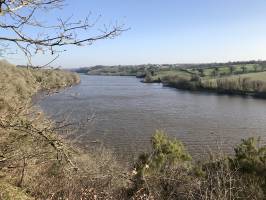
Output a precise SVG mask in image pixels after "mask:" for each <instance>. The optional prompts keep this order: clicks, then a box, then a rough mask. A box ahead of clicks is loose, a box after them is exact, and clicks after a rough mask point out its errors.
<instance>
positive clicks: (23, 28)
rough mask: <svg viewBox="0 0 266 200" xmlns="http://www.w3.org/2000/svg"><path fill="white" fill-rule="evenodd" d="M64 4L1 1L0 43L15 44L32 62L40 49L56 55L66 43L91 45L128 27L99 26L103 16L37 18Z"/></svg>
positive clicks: (39, 0) (40, 0)
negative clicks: (47, 22)
mask: <svg viewBox="0 0 266 200" xmlns="http://www.w3.org/2000/svg"><path fill="white" fill-rule="evenodd" d="M64 3H65V0H0V30H1V32H2V33H1V34H0V42H1V43H13V44H15V45H16V46H17V47H18V49H20V50H21V51H22V52H23V53H24V54H25V56H27V58H28V61H29V63H30V64H31V57H32V56H33V55H35V54H37V53H39V52H40V53H50V54H51V55H54V54H57V53H59V52H62V51H63V50H62V49H61V48H62V47H64V46H69V45H73V46H83V45H91V44H93V43H94V42H95V41H98V40H103V39H112V38H115V37H116V36H118V35H120V34H121V33H122V32H124V31H126V30H127V29H126V28H124V25H123V24H120V25H119V24H114V25H109V26H104V29H102V30H99V29H96V27H95V26H96V24H97V22H98V21H99V18H100V16H99V17H97V19H96V20H91V19H90V14H89V16H88V17H86V18H85V19H84V20H78V21H75V20H72V16H71V17H69V18H67V19H65V20H63V19H61V18H59V19H58V20H57V21H58V22H57V23H55V24H48V25H46V24H45V23H44V22H42V21H40V20H38V19H37V17H36V14H39V13H41V12H47V11H50V10H53V9H61V8H63V7H64V6H65V5H64ZM90 21H92V23H90ZM93 28H94V29H93ZM31 30H34V31H31ZM33 32H34V33H36V34H33ZM1 52H2V53H3V51H1Z"/></svg>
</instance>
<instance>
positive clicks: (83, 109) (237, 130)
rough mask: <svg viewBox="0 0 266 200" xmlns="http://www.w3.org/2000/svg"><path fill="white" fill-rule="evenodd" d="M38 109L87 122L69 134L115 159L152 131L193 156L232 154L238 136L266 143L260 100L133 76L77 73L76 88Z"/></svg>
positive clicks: (145, 141)
mask: <svg viewBox="0 0 266 200" xmlns="http://www.w3.org/2000/svg"><path fill="white" fill-rule="evenodd" d="M40 105H41V107H42V108H43V110H44V111H45V112H46V113H48V115H50V116H55V118H60V117H59V116H60V115H61V116H62V114H65V115H68V116H69V120H70V121H76V122H86V121H87V126H86V127H85V128H83V129H81V130H77V132H76V133H75V134H74V136H73V139H75V140H76V142H77V143H78V144H79V145H81V146H82V147H84V148H90V147H91V146H92V145H94V142H93V141H95V140H97V141H100V142H102V143H103V144H104V146H106V147H108V148H110V149H112V150H113V151H115V152H116V153H118V154H119V155H133V154H137V153H139V152H141V151H145V150H147V149H148V148H149V143H150V142H149V141H150V137H151V135H152V134H153V133H154V131H155V130H156V129H163V130H165V131H166V132H167V133H168V134H169V135H171V136H175V137H177V138H178V139H180V140H181V141H182V142H184V144H186V146H187V148H188V150H189V151H190V152H191V153H192V154H193V155H194V156H200V155H203V154H205V153H206V151H207V150H208V149H209V148H211V149H216V147H217V146H219V147H220V146H222V149H223V151H225V152H232V147H233V146H234V145H235V144H236V143H238V142H240V140H241V138H247V137H251V136H261V138H262V140H264V141H265V139H266V123H265V122H266V100H261V99H254V98H244V97H240V96H227V95H216V94H208V93H199V92H189V91H182V90H177V89H173V88H167V87H163V86H162V85H161V84H145V83H141V82H140V80H139V79H136V78H134V77H110V76H109V77H107V76H86V75H81V84H80V85H78V86H75V87H72V88H70V89H67V90H65V91H63V92H60V93H58V94H54V95H52V96H49V97H46V98H44V99H43V100H42V101H41V102H40ZM93 116H94V117H95V118H94V120H93V123H92V122H91V118H92V117H93ZM221 143H222V144H221Z"/></svg>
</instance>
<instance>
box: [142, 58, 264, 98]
mask: <svg viewBox="0 0 266 200" xmlns="http://www.w3.org/2000/svg"><path fill="white" fill-rule="evenodd" d="M264 70H266V68H265V64H264V63H257V64H246V65H243V64H234V65H226V64H223V65H221V66H215V67H209V66H208V67H206V68H197V67H193V68H186V69H161V70H158V71H156V72H154V73H147V74H146V77H145V79H144V82H162V83H163V84H164V85H167V86H171V87H176V88H179V89H188V90H209V91H215V92H222V93H230V94H243V95H253V96H260V97H264V96H265V95H266V72H265V71H264Z"/></svg>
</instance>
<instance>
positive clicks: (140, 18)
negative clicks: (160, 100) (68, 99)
mask: <svg viewBox="0 0 266 200" xmlns="http://www.w3.org/2000/svg"><path fill="white" fill-rule="evenodd" d="M67 4H68V5H67V6H66V8H65V9H64V10H62V11H57V12H54V13H51V14H50V16H49V15H48V14H47V16H46V18H45V19H46V20H47V22H49V21H52V19H54V18H56V17H57V16H62V17H67V16H70V15H72V14H73V15H74V16H75V17H76V18H84V17H85V16H87V14H88V13H89V12H92V16H93V17H94V18H96V17H97V16H98V15H102V17H101V20H100V21H99V23H98V25H97V26H96V27H97V28H101V25H102V24H104V23H106V24H108V23H110V22H116V21H118V22H120V23H125V24H126V26H127V27H130V30H128V31H127V32H125V33H123V34H122V35H121V36H119V37H118V38H116V39H113V40H104V41H99V42H97V43H95V44H94V45H92V46H88V47H79V48H76V47H69V48H67V52H64V53H62V54H61V56H60V58H59V59H58V60H57V61H56V62H55V63H54V65H61V66H64V67H79V66H92V65H97V64H104V65H118V64H143V63H198V62H227V61H234V60H253V59H255V60H257V59H265V60H266V12H265V11H266V1H265V0H90V1H88V0H76V1H74V0H67ZM49 19H50V20H49ZM12 58H13V59H11V60H12V61H11V62H16V63H19V62H23V57H22V56H19V57H15V55H13V56H12ZM48 59H49V58H48V57H47V56H43V55H42V56H40V55H39V56H36V58H34V59H33V61H34V62H35V63H36V64H41V63H45V62H46V61H47V60H48Z"/></svg>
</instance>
